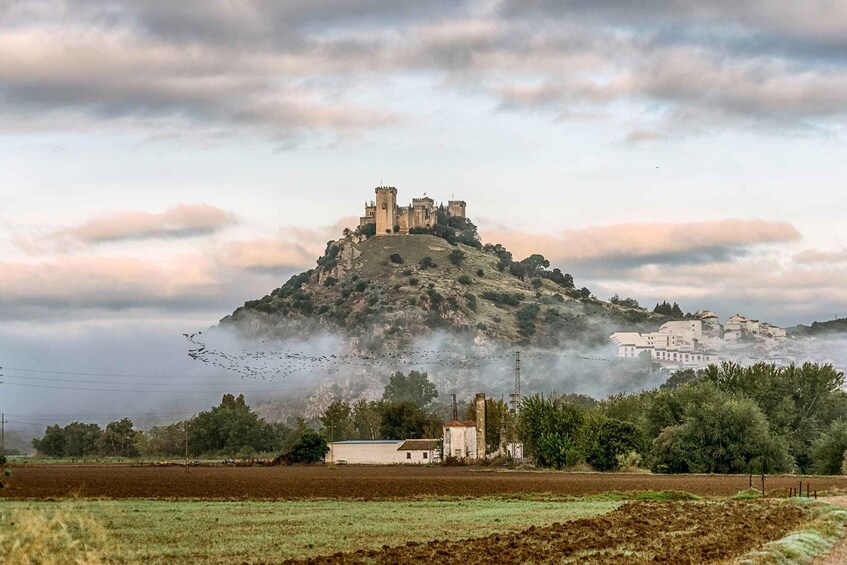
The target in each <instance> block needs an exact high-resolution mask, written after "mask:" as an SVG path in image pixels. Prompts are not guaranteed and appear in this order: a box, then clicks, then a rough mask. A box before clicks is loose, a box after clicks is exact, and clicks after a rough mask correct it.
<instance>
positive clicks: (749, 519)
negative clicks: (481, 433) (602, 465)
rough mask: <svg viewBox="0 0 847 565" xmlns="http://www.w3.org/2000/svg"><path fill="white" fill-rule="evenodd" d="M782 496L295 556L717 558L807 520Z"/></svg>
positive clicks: (332, 559) (647, 508) (645, 506)
mask: <svg viewBox="0 0 847 565" xmlns="http://www.w3.org/2000/svg"><path fill="white" fill-rule="evenodd" d="M803 519H804V512H803V511H802V510H800V509H799V508H797V507H796V506H793V505H789V504H786V503H782V502H775V501H772V502H746V503H745V502H722V503H702V502H633V503H628V504H625V505H623V506H621V507H620V508H619V509H618V510H616V511H614V512H611V513H609V514H606V515H604V516H600V517H597V518H585V519H581V520H576V521H573V522H569V523H564V524H553V525H552V526H548V527H530V528H529V529H527V530H524V531H523V532H517V533H502V534H492V535H490V536H487V537H482V538H475V539H467V540H460V541H430V542H426V543H415V542H409V543H407V544H406V545H405V546H400V547H390V548H389V547H386V548H383V549H382V550H381V551H379V550H376V551H357V552H354V553H347V554H344V553H337V554H334V555H331V556H327V557H318V558H312V559H306V560H302V561H289V562H288V563H308V564H315V565H317V564H321V565H324V564H335V563H397V564H404V563H461V564H463V565H465V564H476V563H480V564H481V563H486V564H487V563H528V562H531V563H614V564H635V563H648V562H656V563H713V562H718V561H725V560H728V559H731V558H734V557H739V556H741V555H744V554H745V553H747V552H749V551H751V550H753V549H756V548H759V547H761V546H762V545H763V544H765V543H767V542H769V541H773V540H776V539H779V538H781V537H783V536H785V535H786V534H788V533H789V532H791V531H792V530H793V529H795V528H797V527H798V526H800V524H801V523H802V522H803Z"/></svg>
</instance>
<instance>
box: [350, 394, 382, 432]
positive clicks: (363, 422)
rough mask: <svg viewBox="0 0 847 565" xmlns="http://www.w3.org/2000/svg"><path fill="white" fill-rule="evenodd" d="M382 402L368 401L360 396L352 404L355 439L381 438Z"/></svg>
mask: <svg viewBox="0 0 847 565" xmlns="http://www.w3.org/2000/svg"><path fill="white" fill-rule="evenodd" d="M382 410H383V403H382V402H378V401H373V400H372V401H368V400H366V399H364V398H360V399H359V400H357V401H356V402H355V403H354V404H353V416H352V420H353V429H354V431H355V434H356V439H371V440H373V439H382V436H381V435H380V424H381V422H382Z"/></svg>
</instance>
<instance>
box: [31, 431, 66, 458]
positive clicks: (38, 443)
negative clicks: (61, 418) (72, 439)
mask: <svg viewBox="0 0 847 565" xmlns="http://www.w3.org/2000/svg"><path fill="white" fill-rule="evenodd" d="M32 447H34V448H35V450H36V451H38V452H39V453H41V454H43V455H46V456H48V457H63V456H64V455H65V431H64V430H63V429H62V427H61V426H59V425H58V424H55V425H53V426H47V429H45V430H44V435H43V436H42V437H41V439H33V440H32Z"/></svg>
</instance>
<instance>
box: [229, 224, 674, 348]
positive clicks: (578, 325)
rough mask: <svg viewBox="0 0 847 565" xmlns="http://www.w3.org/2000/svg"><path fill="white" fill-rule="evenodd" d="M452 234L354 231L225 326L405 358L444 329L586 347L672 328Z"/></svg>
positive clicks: (483, 338)
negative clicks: (324, 333) (334, 340)
mask: <svg viewBox="0 0 847 565" xmlns="http://www.w3.org/2000/svg"><path fill="white" fill-rule="evenodd" d="M467 223H468V225H470V226H473V224H470V222H467ZM463 229H464V231H462V230H463ZM448 231H449V230H448ZM474 232H475V228H474ZM452 233H453V232H449V233H447V237H446V238H445V236H444V231H443V230H441V233H440V235H441V236H442V237H436V236H435V235H430V234H414V235H384V236H371V237H366V236H365V235H358V234H355V233H350V232H347V234H346V235H345V237H342V238H341V239H339V240H337V241H333V242H330V243H329V244H328V245H327V249H326V252H325V254H324V255H323V256H322V257H321V258H319V259H318V261H317V266H316V267H315V268H314V269H311V270H308V271H306V272H304V273H301V274H299V275H296V276H294V277H292V278H291V279H290V280H289V281H288V282H286V283H285V284H284V285H282V286H281V287H280V288H277V289H276V290H274V291H273V292H271V293H270V294H268V295H267V296H265V297H263V298H260V299H258V300H251V301H248V302H246V303H245V304H244V306H242V307H240V308H238V309H236V310H235V312H233V313H232V314H231V315H229V316H226V317H225V318H223V319H222V320H221V324H222V325H225V326H234V327H237V328H238V329H239V330H240V331H241V332H242V333H244V334H246V335H247V336H251V337H256V338H278V339H286V338H292V337H294V338H298V337H305V336H308V335H309V334H310V333H311V332H317V331H321V330H331V331H333V332H338V333H341V334H343V335H346V337H347V338H348V340H349V345H350V348H351V349H352V350H359V351H362V352H367V351H396V350H399V349H402V348H403V347H405V346H407V345H410V344H411V343H412V342H414V341H415V340H416V339H417V338H419V337H421V336H426V335H427V334H432V333H433V332H437V331H439V330H443V331H446V332H448V333H451V334H456V335H459V336H464V337H466V338H467V339H468V340H469V341H470V340H473V343H475V344H476V345H485V344H489V343H499V344H504V345H509V344H525V345H528V346H534V347H538V348H542V349H544V348H550V349H554V348H555V349H577V348H584V347H585V346H595V345H606V344H608V339H609V335H610V334H611V333H612V332H614V331H626V330H633V331H640V330H644V329H647V328H653V329H654V328H655V326H656V325H658V324H660V323H662V322H664V321H666V320H667V317H665V316H662V315H659V314H655V313H652V312H648V311H646V310H643V309H640V308H628V307H626V306H624V305H619V304H611V303H609V302H604V301H600V300H597V299H596V298H594V297H591V296H590V291H588V289H584V288H583V289H577V288H575V287H574V284H573V279H572V278H571V277H570V275H567V274H564V273H562V272H561V271H559V270H558V269H554V270H550V269H549V268H548V267H549V263H547V262H546V261H545V260H544V258H543V257H541V256H540V255H534V256H532V257H530V258H528V259H525V260H523V261H513V260H512V258H511V254H510V253H508V251H506V250H505V249H504V248H502V246H499V245H497V246H494V245H486V246H482V245H481V244H479V242H478V241H477V240H474V239H473V238H470V239H469V238H468V237H467V233H468V230H467V227H466V226H460V227H459V228H457V229H456V231H455V233H456V235H458V236H459V238H458V241H457V238H456V237H452V236H451V234H452ZM463 235H464V237H462V236H463ZM448 240H449V241H448ZM459 241H466V242H468V243H469V244H465V243H459Z"/></svg>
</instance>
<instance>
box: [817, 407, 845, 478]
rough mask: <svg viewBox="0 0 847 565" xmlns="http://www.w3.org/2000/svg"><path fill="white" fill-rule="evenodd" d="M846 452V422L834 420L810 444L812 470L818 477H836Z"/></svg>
mask: <svg viewBox="0 0 847 565" xmlns="http://www.w3.org/2000/svg"><path fill="white" fill-rule="evenodd" d="M845 451H847V422H845V421H844V420H836V421H834V422H832V424H830V426H829V429H827V430H826V431H825V432H824V433H823V434H822V435H821V436H820V437H819V438H818V439H817V440H815V442H814V443H813V444H812V469H813V470H814V472H815V473H816V474H818V475H838V474H840V473H841V465H842V463H843V462H844V452H845Z"/></svg>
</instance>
